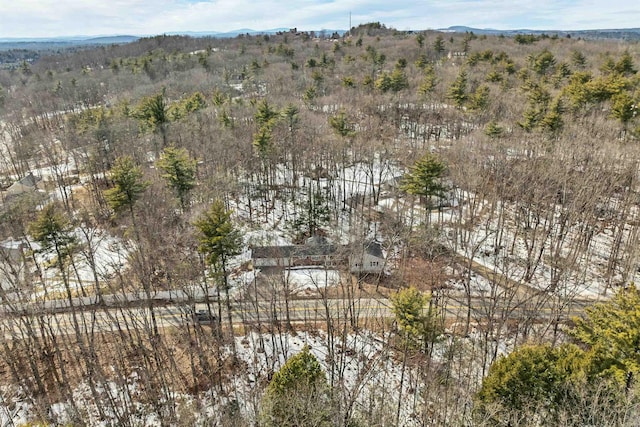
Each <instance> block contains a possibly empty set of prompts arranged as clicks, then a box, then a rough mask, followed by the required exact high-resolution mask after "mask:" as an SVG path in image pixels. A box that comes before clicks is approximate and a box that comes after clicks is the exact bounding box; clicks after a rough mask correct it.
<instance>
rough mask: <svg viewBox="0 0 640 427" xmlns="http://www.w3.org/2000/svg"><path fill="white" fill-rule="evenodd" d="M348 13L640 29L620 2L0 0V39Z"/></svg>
mask: <svg viewBox="0 0 640 427" xmlns="http://www.w3.org/2000/svg"><path fill="white" fill-rule="evenodd" d="M350 12H351V14H352V23H353V25H357V24H359V23H364V22H371V21H380V22H382V23H384V24H385V25H387V26H389V27H394V28H398V29H401V30H406V29H426V28H441V27H447V26H450V25H468V26H475V27H493V28H500V29H508V28H531V29H589V28H629V27H633V26H637V25H638V22H640V7H638V6H633V5H632V4H631V3H630V2H629V1H628V0H610V1H602V0H538V1H531V0H529V1H519V2H514V1H512V0H511V1H508V0H418V1H409V0H396V1H393V2H390V1H388V0H369V1H367V0H280V1H276V0H256V1H251V0H155V1H153V2H151V1H148V0H112V1H108V2H107V1H104V0H58V1H54V0H19V1H17V0H0V37H42V36H59V35H78V34H82V35H98V34H161V33H164V32H173V31H230V30H235V29H240V28H253V29H257V30H260V29H271V28H280V27H284V28H287V27H294V26H295V27H298V28H300V29H305V30H311V29H316V30H317V29H322V28H328V29H346V28H347V27H348V25H349V24H348V23H349V13H350Z"/></svg>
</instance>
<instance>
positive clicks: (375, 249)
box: [364, 242, 384, 258]
mask: <svg viewBox="0 0 640 427" xmlns="http://www.w3.org/2000/svg"><path fill="white" fill-rule="evenodd" d="M364 251H365V253H367V254H368V255H372V256H374V257H377V258H384V254H383V253H382V246H381V245H380V243H378V242H369V243H366V244H365V245H364Z"/></svg>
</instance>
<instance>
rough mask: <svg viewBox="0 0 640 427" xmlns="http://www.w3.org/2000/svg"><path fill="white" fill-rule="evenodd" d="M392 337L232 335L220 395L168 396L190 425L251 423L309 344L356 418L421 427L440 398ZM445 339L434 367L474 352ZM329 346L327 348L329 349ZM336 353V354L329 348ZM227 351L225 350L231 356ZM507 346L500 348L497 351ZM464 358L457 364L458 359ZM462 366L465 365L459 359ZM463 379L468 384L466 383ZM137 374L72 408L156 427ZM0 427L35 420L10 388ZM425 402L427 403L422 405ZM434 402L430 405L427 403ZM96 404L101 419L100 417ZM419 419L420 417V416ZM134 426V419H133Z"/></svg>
mask: <svg viewBox="0 0 640 427" xmlns="http://www.w3.org/2000/svg"><path fill="white" fill-rule="evenodd" d="M389 338H390V337H389V336H382V335H379V334H376V333H373V332H370V331H366V330H365V331H361V332H360V333H358V334H349V335H347V336H346V337H344V339H343V338H341V337H339V336H337V337H334V338H333V339H334V340H335V341H332V340H331V339H330V338H329V337H328V336H327V335H326V333H324V332H322V331H316V332H298V333H296V334H289V333H283V334H260V333H249V334H247V335H245V336H241V337H236V341H235V349H236V353H237V357H238V359H239V361H240V363H239V366H238V368H236V369H234V371H233V374H232V375H231V376H230V377H229V378H227V381H226V385H225V386H224V387H223V388H224V389H225V390H224V392H223V393H221V392H220V389H219V388H218V387H215V388H213V389H210V390H205V391H203V392H201V393H200V394H198V395H190V394H187V393H179V392H174V391H169V393H170V395H169V396H165V397H164V398H162V399H167V397H168V398H169V399H171V400H173V401H174V402H175V405H176V406H181V407H182V409H180V408H176V412H177V413H179V414H180V413H182V414H186V413H189V416H190V417H193V422H194V423H195V425H220V422H221V418H220V417H221V414H222V413H223V412H224V408H225V407H226V405H228V404H229V403H231V402H232V401H235V403H236V404H237V408H238V409H239V410H240V412H241V414H242V416H243V417H244V418H245V419H247V420H255V418H256V415H257V414H258V413H259V410H260V409H259V404H260V399H261V396H262V392H263V390H264V387H265V386H266V384H267V383H268V378H269V377H270V375H272V373H273V372H275V371H277V370H279V369H280V368H281V367H282V365H283V364H284V363H285V362H286V361H287V359H289V358H290V357H292V356H293V355H295V354H297V353H298V352H300V351H301V350H302V349H303V348H304V347H305V346H308V347H309V349H310V352H311V353H312V354H313V355H314V356H315V357H316V358H317V360H318V361H319V363H320V365H321V366H322V369H323V371H324V372H325V376H326V378H327V382H328V383H329V384H333V386H334V387H335V388H336V389H337V390H338V392H339V393H340V395H341V396H343V398H344V401H343V402H342V403H343V404H347V403H349V401H351V400H352V401H353V402H354V404H353V409H354V412H355V413H358V412H360V413H365V414H371V413H376V411H378V412H379V413H381V414H382V413H385V414H387V416H389V417H390V420H389V423H390V425H401V426H407V427H411V426H419V425H423V421H424V419H425V418H424V417H425V416H426V415H427V414H425V413H424V411H425V409H426V408H428V403H430V402H429V401H433V400H437V398H438V395H437V392H435V393H431V392H430V391H429V389H430V388H434V389H437V387H435V386H434V385H433V384H431V385H430V384H427V383H425V382H424V381H425V378H426V377H423V376H421V374H420V372H422V373H424V369H423V367H420V366H411V365H408V366H406V367H405V368H404V369H403V363H402V357H401V355H400V354H398V353H394V352H393V351H391V350H390V349H389V348H388V347H387V346H385V345H384V343H386V342H390V339H389ZM452 339H453V338H446V339H444V340H442V341H440V342H438V343H436V346H435V348H434V351H433V356H432V357H433V359H432V363H433V366H441V365H442V366H444V365H447V364H449V365H450V364H451V363H452V361H453V359H452V354H453V353H452V351H453V349H457V350H455V351H456V352H457V353H459V354H458V356H456V357H461V358H463V359H465V358H467V357H470V356H471V355H472V354H473V353H474V352H475V351H477V349H476V343H475V340H476V339H475V338H474V335H473V334H472V336H471V337H469V338H466V339H463V340H460V341H455V342H454V341H452ZM330 342H332V347H330V346H329V344H330ZM330 348H333V349H334V350H333V351H330ZM230 351H231V349H230V348H228V349H227V354H230ZM506 351H507V348H506V347H504V346H501V347H500V349H498V353H499V354H502V353H504V352H506ZM461 360H462V359H461ZM462 363H466V362H462ZM465 366H466V367H465V369H464V370H458V369H453V370H452V371H451V376H452V378H453V379H455V380H456V381H471V383H470V384H472V385H473V386H475V385H477V382H474V381H478V379H479V378H481V373H482V368H481V366H479V365H478V364H477V363H470V364H466V365H465ZM465 378H466V379H465ZM142 388H143V384H142V383H141V381H140V379H139V377H138V375H137V374H136V372H135V371H134V372H133V373H132V374H131V375H129V376H128V377H127V378H126V381H124V382H121V383H118V384H116V383H114V382H107V383H105V384H97V386H96V389H95V393H96V394H97V395H98V396H99V397H100V399H101V400H102V401H101V402H96V401H95V399H94V398H93V397H92V396H93V393H92V391H91V390H90V387H89V385H88V384H87V383H82V384H80V385H79V386H77V387H75V388H74V389H73V391H72V394H73V400H74V404H75V406H76V408H79V409H80V410H81V411H82V416H83V418H84V420H85V421H86V422H88V424H89V425H92V426H109V425H113V423H114V422H116V423H117V422H118V419H117V413H116V412H120V413H127V416H128V417H129V418H128V419H129V420H131V418H134V419H135V421H136V422H135V424H137V425H145V426H160V425H162V424H161V422H160V419H161V415H160V414H158V413H157V412H156V407H154V405H153V404H152V403H144V402H143V399H144V397H143V396H144V392H143V390H142ZM0 397H1V399H0V425H11V422H13V423H14V424H17V425H20V424H22V423H25V422H28V421H30V420H33V419H34V417H37V414H35V413H33V405H32V403H31V401H30V398H29V397H28V396H24V395H22V394H21V393H20V390H19V389H18V388H15V387H2V388H0ZM425 403H427V404H425ZM431 403H432V402H431ZM98 405H101V408H100V409H101V410H102V412H103V414H104V417H101V416H100V411H99V410H98ZM398 409H399V411H400V412H399V415H400V419H399V422H398V423H397V424H396V423H395V421H396V420H395V417H396V411H397V410H398ZM70 413H72V407H71V405H70V403H69V402H63V401H60V402H56V403H54V404H53V405H51V406H50V407H49V411H48V415H49V417H50V418H51V419H52V420H53V421H54V423H55V424H56V425H65V424H69V423H71V422H72V419H71V418H70ZM421 418H422V419H421ZM131 421H133V420H131Z"/></svg>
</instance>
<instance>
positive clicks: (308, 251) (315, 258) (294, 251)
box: [251, 236, 340, 268]
mask: <svg viewBox="0 0 640 427" xmlns="http://www.w3.org/2000/svg"><path fill="white" fill-rule="evenodd" d="M337 252H338V247H336V246H335V245H332V244H330V243H328V241H327V240H326V239H325V238H323V237H320V236H314V237H311V238H309V239H308V240H307V241H306V243H305V244H304V245H287V246H260V247H255V248H252V249H251V259H252V260H253V266H254V267H257V268H260V267H281V268H289V267H298V266H302V265H315V266H322V267H336V266H337V265H338V264H337V262H338V260H339V258H340V257H339V256H338V254H337Z"/></svg>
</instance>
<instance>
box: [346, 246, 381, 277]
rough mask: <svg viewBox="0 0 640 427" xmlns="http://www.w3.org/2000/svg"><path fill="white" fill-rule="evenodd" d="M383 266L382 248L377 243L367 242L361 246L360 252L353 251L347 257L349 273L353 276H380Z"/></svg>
mask: <svg viewBox="0 0 640 427" xmlns="http://www.w3.org/2000/svg"><path fill="white" fill-rule="evenodd" d="M384 264H385V258H384V254H383V252H382V246H380V243H378V242H368V243H366V244H364V245H362V250H361V251H358V252H355V251H353V252H352V253H351V255H350V256H349V271H350V272H351V273H354V274H380V273H382V271H383V269H384Z"/></svg>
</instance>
